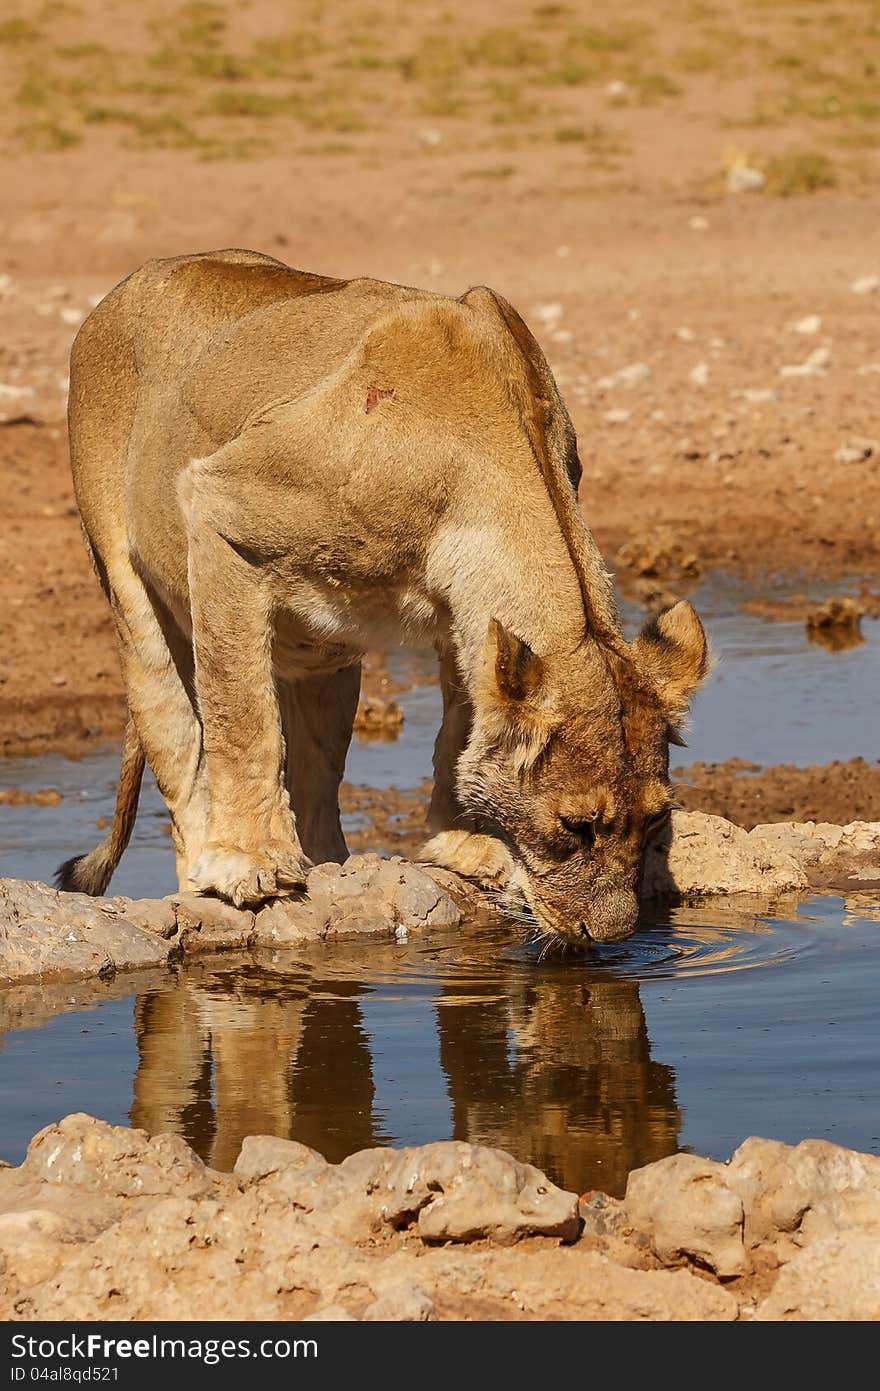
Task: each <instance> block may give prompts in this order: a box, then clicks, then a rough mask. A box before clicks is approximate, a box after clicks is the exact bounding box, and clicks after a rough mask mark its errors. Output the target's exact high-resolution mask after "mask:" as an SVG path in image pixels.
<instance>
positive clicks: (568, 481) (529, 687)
mask: <svg viewBox="0 0 880 1391" xmlns="http://www.w3.org/2000/svg"><path fill="white" fill-rule="evenodd" d="M70 447H71V459H72V465H73V475H74V481H75V487H76V495H77V500H78V503H79V508H80V512H81V515H82V522H83V528H84V530H85V533H86V536H87V539H88V544H89V547H90V550H91V554H92V557H93V559H94V563H95V566H96V568H97V571H98V575H99V577H100V580H101V583H102V585H103V588H104V591H105V593H106V595H107V597H108V599H109V601H110V604H111V607H112V610H113V616H114V619H115V622H116V629H117V633H118V638H119V651H120V658H121V662H122V669H123V675H124V678H125V684H126V689H127V693H128V705H129V712H130V718H129V723H128V727H127V731H126V736H125V745H124V751H123V759H122V770H121V775H120V785H119V792H118V796H117V805H116V814H115V818H114V822H113V827H112V829H111V831H110V833H109V835H108V836H107V838H106V840H105V841H104V842H103V843H102V844H101V845H100V846H98V847H97V849H95V850H93V851H92V852H91V854H88V855H85V856H82V857H80V858H78V859H74V860H72V861H68V863H67V864H66V865H64V866H62V868H61V869H60V871H59V881H58V882H59V884H60V886H61V887H62V888H67V889H78V890H81V891H84V892H86V893H92V894H99V893H102V892H103V891H104V889H105V888H106V886H107V884H108V882H109V879H110V876H111V874H112V873H113V870H114V869H115V867H116V865H117V863H118V862H119V858H120V856H121V855H122V852H123V850H124V849H125V846H126V844H127V842H128V838H129V835H130V833H131V828H132V824H133V821H134V816H135V813H136V808H137V796H138V791H139V787H140V780H141V775H142V773H143V767H144V758H145V757H146V758H147V759H149V762H150V766H151V768H152V769H153V772H154V773H155V775H156V781H157V782H158V784H159V788H160V790H161V792H162V795H163V797H164V798H165V801H166V802H167V804H168V808H169V811H170V813H171V822H172V832H173V838H174V849H175V854H176V858H177V872H178V877H179V881H180V885H181V887H182V888H189V889H194V890H197V891H200V892H203V893H212V894H218V895H220V896H221V897H223V898H225V899H229V900H230V901H231V902H232V903H234V904H237V905H243V904H257V903H260V902H262V901H263V900H265V899H266V898H269V897H271V896H272V895H275V894H279V893H284V892H285V891H290V890H292V889H293V888H295V887H296V886H299V885H302V884H303V882H304V880H305V876H306V872H307V870H308V869H309V867H310V865H311V864H312V863H314V862H320V861H323V860H343V859H344V858H345V856H346V853H347V852H346V846H345V841H344V839H343V836H342V831H341V828H340V823H339V807H338V787H339V782H340V779H341V778H342V773H343V767H344V763H345V755H346V750H347V748H348V744H349V740H350V737H351V728H352V721H353V719H354V714H355V707H356V703H357V698H358V686H359V679H360V669H359V661H360V657H361V655H362V653H363V652H364V651H365V650H366V649H367V648H368V647H372V646H380V647H381V646H385V645H387V644H388V643H390V642H400V641H403V642H405V643H408V644H426V643H427V644H433V645H434V646H435V647H436V649H437V651H438V653H439V657H440V675H441V682H442V688H443V706H444V714H443V723H442V728H441V730H440V732H439V735H438V737H437V742H436V747H435V755H434V792H433V796H432V798H431V805H430V813H429V826H430V829H431V831H432V833H433V834H432V836H431V839H430V840H429V841H428V842H427V844H426V845H425V846H424V849H423V851H422V856H421V857H422V858H423V859H424V860H425V861H427V862H430V863H433V864H436V865H441V866H445V867H446V868H449V869H452V870H456V871H458V872H459V873H461V874H463V875H467V876H470V877H473V878H477V879H481V880H484V881H485V880H489V881H495V882H500V881H502V880H503V879H505V878H510V879H511V880H512V883H513V885H514V886H515V888H516V889H517V890H518V891H519V892H520V893H521V895H523V896H524V898H525V900H526V902H527V904H528V906H529V907H530V908H531V910H532V912H533V914H534V916H535V919H536V920H537V924H538V927H539V930H540V931H541V932H542V933H543V934H546V935H547V936H548V938H552V939H562V940H563V941H582V940H583V939H584V938H585V937H591V938H595V939H597V940H600V941H612V940H616V939H618V938H623V937H626V936H628V935H629V934H630V933H631V932H632V931H633V930H634V928H635V925H636V915H637V900H638V885H639V867H640V861H641V856H642V849H643V846H644V842H645V839H646V837H647V835H648V834H649V833H650V831H651V830H652V828H653V827H655V826H657V825H658V823H660V822H661V821H662V820H663V819H664V818H665V817H666V816H667V815H668V809H669V805H670V793H669V788H668V741H669V738H670V736H673V737H674V731H675V728H676V725H677V724H678V723H679V721H680V720H681V719H682V717H683V715H684V713H685V710H686V707H687V704H688V701H689V698H690V696H691V695H692V693H693V692H694V690H695V689H696V687H697V685H698V684H699V682H700V679H701V677H702V676H703V674H704V671H705V667H706V640H705V636H704V633H703V629H702V626H701V624H700V621H699V619H698V618H697V616H696V614H695V613H694V611H693V609H692V608H691V606H690V605H689V604H688V603H684V602H682V603H679V604H676V605H675V607H674V608H671V609H669V610H668V612H666V613H664V614H663V615H662V616H661V617H660V618H658V619H656V620H655V621H653V622H651V623H649V624H648V626H647V627H646V628H645V629H644V631H643V632H642V633H641V634H640V636H639V637H638V638H636V640H635V641H634V642H633V643H631V644H630V643H627V642H626V640H625V639H624V637H623V635H622V633H621V629H620V625H619V622H618V618H617V615H616V611H615V607H614V602H613V598H612V593H611V585H610V578H609V576H608V574H607V573H606V571H605V569H604V566H603V564H602V560H601V557H600V555H599V552H598V550H597V548H596V545H595V543H594V541H593V539H592V537H591V535H590V533H589V531H588V530H587V528H586V527H585V525H584V523H583V522H582V520H581V517H580V514H579V511H578V508H577V502H576V490H577V485H578V481H579V477H580V464H579V461H578V455H577V445H576V440H575V435H574V430H573V428H572V425H571V421H570V420H569V417H568V414H567V413H566V410H565V407H564V406H563V404H562V401H561V399H560V396H559V392H558V390H557V388H556V384H555V382H554V380H553V376H552V374H551V372H550V369H549V367H548V365H547V363H546V361H545V359H544V357H543V355H542V353H541V351H540V349H539V347H538V345H537V343H536V342H535V340H534V338H533V337H532V335H531V333H530V332H529V330H528V329H527V327H526V325H525V324H524V323H523V320H522V319H521V318H520V317H519V315H518V314H517V313H516V311H515V310H514V309H512V308H511V307H510V305H509V304H507V303H506V302H505V301H504V300H503V299H502V298H501V296H500V295H497V294H495V293H494V292H493V291H492V290H488V289H485V288H478V289H473V290H469V291H468V292H467V293H466V294H465V295H462V297H461V298H460V299H450V298H447V297H445V296H442V295H437V294H431V293H428V292H426V291H422V290H412V289H407V288H404V287H402V286H399V285H390V284H384V283H382V282H380V281H375V280H349V281H346V280H332V279H329V278H326V277H323V276H318V275H309V274H305V273H303V272H301V271H296V270H291V269H290V268H289V267H287V266H284V265H282V264H281V263H280V262H278V261H276V260H274V259H272V258H271V257H268V256H262V255H259V254H257V253H255V252H251V251H219V252H211V253H206V254H204V255H196V256H183V257H178V258H175V259H171V260H165V261H154V262H150V263H148V264H147V265H145V266H144V267H143V268H142V269H141V270H139V271H137V272H136V273H135V274H134V275H132V276H130V277H129V279H127V280H125V281H123V283H122V284H121V285H119V286H117V287H116V289H115V290H113V291H112V292H111V293H110V294H109V295H108V296H107V297H106V299H104V300H103V301H102V303H101V304H100V305H99V306H98V307H97V309H95V310H94V312H93V313H92V314H90V315H89V317H88V319H87V320H86V321H85V323H84V324H83V326H82V328H81V329H80V332H79V334H78V335H77V338H76V342H75V343H74V346H73V352H72V355H71V375H70Z"/></svg>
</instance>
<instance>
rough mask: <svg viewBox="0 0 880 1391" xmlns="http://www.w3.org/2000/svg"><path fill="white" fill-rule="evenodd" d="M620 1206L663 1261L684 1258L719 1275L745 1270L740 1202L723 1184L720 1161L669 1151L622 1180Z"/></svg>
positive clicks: (746, 1264) (736, 1273)
mask: <svg viewBox="0 0 880 1391" xmlns="http://www.w3.org/2000/svg"><path fill="white" fill-rule="evenodd" d="M624 1208H625V1211H626V1216H627V1218H628V1220H629V1221H630V1222H631V1223H632V1225H633V1227H635V1228H636V1230H638V1231H644V1232H646V1233H647V1235H648V1237H649V1239H650V1242H651V1245H652V1247H653V1248H654V1250H655V1251H656V1253H657V1255H658V1256H659V1257H660V1259H661V1260H663V1261H676V1260H680V1259H681V1258H682V1257H687V1258H689V1259H690V1260H695V1261H698V1262H700V1263H701V1264H703V1265H707V1266H709V1267H710V1269H712V1270H714V1271H715V1273H716V1275H719V1276H721V1277H726V1276H731V1275H743V1274H745V1273H746V1271H748V1270H749V1269H750V1268H751V1264H750V1261H749V1259H748V1256H747V1254H746V1251H745V1247H744V1246H743V1204H742V1200H741V1199H740V1197H739V1196H738V1195H737V1194H736V1193H735V1192H733V1191H732V1190H731V1189H730V1188H729V1187H728V1185H727V1183H726V1182H725V1171H724V1165H723V1164H716V1163H714V1162H713V1161H712V1160H711V1159H700V1158H698V1157H697V1156H696V1155H693V1154H673V1155H670V1156H669V1157H668V1158H667V1159H661V1160H659V1161H658V1162H657V1163H655V1164H649V1165H647V1166H646V1167H645V1168H644V1169H635V1170H634V1171H633V1172H632V1173H631V1174H630V1176H629V1179H628V1180H627V1185H626V1197H625V1199H624Z"/></svg>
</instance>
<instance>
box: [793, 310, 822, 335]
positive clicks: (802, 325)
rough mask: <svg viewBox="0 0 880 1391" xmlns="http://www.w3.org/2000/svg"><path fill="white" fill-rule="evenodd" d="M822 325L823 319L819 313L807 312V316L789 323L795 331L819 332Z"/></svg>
mask: <svg viewBox="0 0 880 1391" xmlns="http://www.w3.org/2000/svg"><path fill="white" fill-rule="evenodd" d="M821 327H822V320H821V319H820V317H819V315H818V314H807V315H806V317H805V318H803V319H798V320H797V322H796V323H793V324H789V328H790V329H791V331H792V332H793V333H818V332H819V329H820V328H821Z"/></svg>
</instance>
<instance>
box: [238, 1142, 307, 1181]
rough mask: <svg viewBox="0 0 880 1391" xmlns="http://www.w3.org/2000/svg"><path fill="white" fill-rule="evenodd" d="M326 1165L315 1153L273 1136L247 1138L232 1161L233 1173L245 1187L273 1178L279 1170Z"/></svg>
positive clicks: (295, 1143)
mask: <svg viewBox="0 0 880 1391" xmlns="http://www.w3.org/2000/svg"><path fill="white" fill-rule="evenodd" d="M326 1164H327V1161H326V1159H325V1158H324V1156H323V1155H322V1154H319V1153H318V1151H317V1150H313V1149H310V1148H309V1146H308V1145H301V1144H300V1143H299V1141H297V1140H282V1139H279V1138H278V1137H277V1136H276V1135H249V1136H248V1137H247V1138H246V1139H245V1140H244V1142H243V1144H242V1147H241V1153H240V1154H239V1156H238V1158H237V1160H236V1161H235V1168H234V1170H233V1173H234V1174H235V1176H236V1178H239V1179H241V1180H242V1181H243V1182H245V1183H249V1182H252V1181H254V1180H256V1179H261V1178H266V1177H267V1175H269V1174H277V1173H278V1172H279V1170H281V1169H322V1168H324V1167H326Z"/></svg>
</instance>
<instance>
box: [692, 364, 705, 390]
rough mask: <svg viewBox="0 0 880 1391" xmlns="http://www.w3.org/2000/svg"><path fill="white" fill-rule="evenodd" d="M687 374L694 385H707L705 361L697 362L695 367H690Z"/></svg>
mask: <svg viewBox="0 0 880 1391" xmlns="http://www.w3.org/2000/svg"><path fill="white" fill-rule="evenodd" d="M689 376H690V380H691V381H692V382H693V384H694V386H708V384H709V364H708V363H707V362H698V363H697V365H696V367H693V368H691V371H690V373H689Z"/></svg>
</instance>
